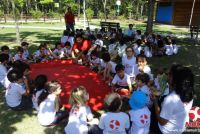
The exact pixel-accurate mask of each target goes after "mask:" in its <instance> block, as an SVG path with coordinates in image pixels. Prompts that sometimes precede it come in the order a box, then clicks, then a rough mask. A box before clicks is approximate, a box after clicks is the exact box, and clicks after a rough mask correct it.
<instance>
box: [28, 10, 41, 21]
mask: <svg viewBox="0 0 200 134" xmlns="http://www.w3.org/2000/svg"><path fill="white" fill-rule="evenodd" d="M30 13H31V15H32V17H33V18H34V19H36V20H40V18H42V16H43V14H44V13H43V12H41V11H34V10H31V11H30Z"/></svg>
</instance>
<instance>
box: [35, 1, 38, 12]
mask: <svg viewBox="0 0 200 134" xmlns="http://www.w3.org/2000/svg"><path fill="white" fill-rule="evenodd" d="M37 9H38V7H37V0H35V11H37Z"/></svg>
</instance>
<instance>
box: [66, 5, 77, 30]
mask: <svg viewBox="0 0 200 134" xmlns="http://www.w3.org/2000/svg"><path fill="white" fill-rule="evenodd" d="M65 25H66V30H68V29H69V30H71V31H73V32H74V25H75V18H74V14H73V13H72V10H71V7H68V11H67V13H65Z"/></svg>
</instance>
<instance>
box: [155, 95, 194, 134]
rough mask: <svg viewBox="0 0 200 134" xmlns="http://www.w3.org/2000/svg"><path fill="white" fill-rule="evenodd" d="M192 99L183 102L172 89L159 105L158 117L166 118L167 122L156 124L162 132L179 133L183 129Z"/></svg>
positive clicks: (164, 133)
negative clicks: (185, 102)
mask: <svg viewBox="0 0 200 134" xmlns="http://www.w3.org/2000/svg"><path fill="white" fill-rule="evenodd" d="M192 104H193V100H192V101H191V102H189V103H188V104H184V103H183V102H182V101H181V99H180V97H179V95H177V94H176V93H175V91H173V92H172V93H170V94H169V95H168V96H167V97H166V98H165V99H164V101H163V103H162V105H161V112H160V117H162V118H164V119H166V120H168V122H167V124H165V125H164V126H161V125H160V124H159V123H158V126H159V128H160V130H161V132H162V133H163V134H181V133H183V131H184V130H185V123H186V122H187V121H189V111H190V109H191V108H192Z"/></svg>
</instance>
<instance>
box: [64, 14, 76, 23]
mask: <svg viewBox="0 0 200 134" xmlns="http://www.w3.org/2000/svg"><path fill="white" fill-rule="evenodd" d="M65 22H66V23H67V24H73V23H74V15H73V14H72V13H69V12H67V13H66V14H65Z"/></svg>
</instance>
